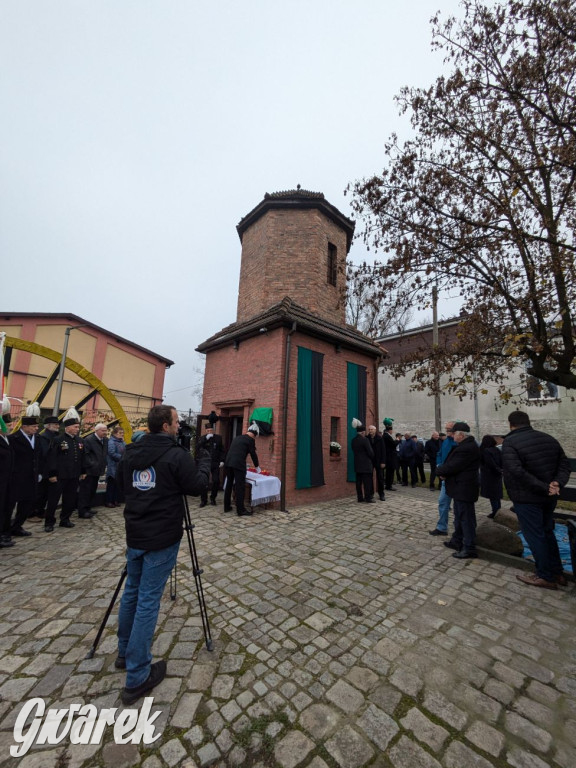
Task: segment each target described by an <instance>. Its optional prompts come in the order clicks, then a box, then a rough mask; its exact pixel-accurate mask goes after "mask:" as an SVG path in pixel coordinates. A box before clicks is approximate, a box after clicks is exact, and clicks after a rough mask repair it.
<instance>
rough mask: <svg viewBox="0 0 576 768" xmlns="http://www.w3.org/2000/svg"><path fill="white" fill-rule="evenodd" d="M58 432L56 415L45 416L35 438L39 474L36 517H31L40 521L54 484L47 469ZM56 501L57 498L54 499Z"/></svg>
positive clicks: (58, 423)
mask: <svg viewBox="0 0 576 768" xmlns="http://www.w3.org/2000/svg"><path fill="white" fill-rule="evenodd" d="M59 432H60V422H59V421H58V417H57V416H46V418H45V419H44V429H43V430H42V432H39V433H38V436H37V438H36V439H37V440H38V446H39V448H40V466H39V470H40V475H39V478H40V479H39V480H38V486H37V488H36V517H35V518H31V519H32V520H34V519H35V520H36V521H37V522H40V521H42V520H44V518H45V517H46V505H47V503H48V497H49V495H50V493H51V492H54V491H55V490H56V489H55V486H54V485H53V483H51V482H50V481H49V480H48V469H49V466H50V452H51V451H52V449H53V448H54V440H55V438H57V437H58V433H59ZM56 502H58V499H56Z"/></svg>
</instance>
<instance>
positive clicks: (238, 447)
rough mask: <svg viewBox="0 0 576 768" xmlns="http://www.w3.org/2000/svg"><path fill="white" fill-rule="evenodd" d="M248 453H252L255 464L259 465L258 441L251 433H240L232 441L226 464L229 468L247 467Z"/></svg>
mask: <svg viewBox="0 0 576 768" xmlns="http://www.w3.org/2000/svg"><path fill="white" fill-rule="evenodd" d="M248 454H250V458H251V459H252V463H253V464H254V466H255V467H259V466H260V464H259V463H258V454H257V453H256V441H255V440H254V438H253V437H250V435H238V436H237V437H235V438H234V440H232V442H231V443H230V448H229V449H228V453H227V454H226V459H225V461H224V466H225V467H226V468H227V469H228V468H230V469H246V460H247V458H248Z"/></svg>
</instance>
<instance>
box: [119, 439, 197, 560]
mask: <svg viewBox="0 0 576 768" xmlns="http://www.w3.org/2000/svg"><path fill="white" fill-rule="evenodd" d="M209 477H210V459H209V458H208V457H206V458H200V459H198V461H197V462H195V461H194V459H193V458H192V456H191V455H190V453H189V452H188V451H186V450H184V448H182V446H180V445H178V444H177V443H176V442H175V440H174V439H173V438H172V437H171V436H170V435H166V434H164V433H161V434H148V435H144V437H142V439H141V440H139V441H138V442H137V443H131V444H130V445H129V446H127V448H126V451H125V452H124V455H123V456H122V459H121V460H120V463H119V464H118V469H117V472H116V482H117V484H118V486H119V487H120V490H121V492H122V493H123V494H124V496H125V498H126V505H125V507H124V521H125V526H126V544H127V545H128V546H129V547H133V548H134V549H144V550H153V551H154V550H158V549H165V548H166V547H170V546H172V545H173V544H176V542H178V541H180V539H181V538H182V531H183V528H182V521H183V517H184V500H183V498H182V496H183V495H185V494H196V495H197V494H198V493H200V492H201V491H202V490H203V489H204V488H205V487H206V485H207V484H208V479H209Z"/></svg>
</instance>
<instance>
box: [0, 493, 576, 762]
mask: <svg viewBox="0 0 576 768" xmlns="http://www.w3.org/2000/svg"><path fill="white" fill-rule="evenodd" d="M197 503H198V502H197V500H195V499H191V500H190V506H191V512H192V516H193V520H194V522H195V523H196V528H195V531H194V533H195V539H196V546H197V551H198V558H199V561H200V565H201V567H202V569H203V574H202V579H203V584H204V591H205V597H206V603H207V606H208V612H209V617H210V626H211V630H212V636H213V638H214V650H213V651H212V652H208V651H207V650H206V648H205V646H204V642H203V636H202V626H201V622H200V619H199V615H198V610H197V605H198V604H197V598H196V593H195V587H194V578H193V574H192V569H191V558H190V554H189V552H188V548H187V546H186V542H185V540H184V542H183V546H182V548H181V552H180V557H179V561H178V569H177V577H176V584H177V590H176V591H177V594H176V599H175V600H171V599H170V595H169V594H168V590H167V591H166V594H165V595H164V598H163V601H162V607H161V614H160V619H159V622H158V629H157V634H156V639H155V647H154V651H155V653H156V654H157V655H160V654H161V655H162V656H163V657H164V658H165V659H166V660H167V662H168V676H167V678H166V680H164V682H163V683H162V684H161V685H160V686H158V688H156V689H155V690H154V711H159V712H160V716H159V717H158V719H157V720H156V722H155V727H156V729H157V733H160V734H161V736H160V738H159V739H158V740H157V741H156V742H155V743H154V744H152V745H149V746H147V747H145V746H144V745H139V746H137V745H133V744H126V745H121V744H115V743H114V738H113V729H112V728H110V727H108V728H106V729H105V732H104V738H103V740H102V743H100V744H97V745H90V744H88V745H81V744H70V742H69V740H68V739H65V740H64V742H63V743H62V744H61V745H58V746H48V745H36V746H35V747H34V748H33V749H31V750H30V752H29V753H28V755H27V756H26V757H23V758H20V759H15V758H11V757H10V756H9V746H10V745H11V744H13V743H14V740H13V728H14V723H15V721H16V718H17V716H18V712H19V711H20V709H21V707H22V706H23V704H24V703H25V702H26V701H28V700H29V699H30V698H31V697H32V696H35V695H38V696H42V697H44V700H45V702H46V706H47V708H48V707H67V706H69V705H70V704H71V703H73V702H76V703H92V704H94V705H95V706H96V707H97V708H98V709H101V708H103V707H119V708H120V709H121V705H120V702H119V699H118V693H119V690H120V688H121V686H122V684H123V674H122V673H121V672H118V671H117V670H115V668H114V658H115V650H116V643H115V636H114V630H115V624H116V611H114V612H113V614H112V617H111V619H110V622H109V625H108V627H107V629H106V631H105V634H104V636H103V638H102V641H101V643H100V646H99V647H98V649H97V652H96V655H95V656H94V658H93V659H90V660H86V659H85V656H86V653H87V652H88V650H89V648H90V647H91V645H92V642H93V640H94V637H95V633H96V631H97V629H98V626H99V625H100V622H101V620H102V617H103V615H104V611H105V609H106V607H107V606H108V604H109V602H110V599H111V597H112V594H113V591H114V588H115V586H116V584H117V582H118V579H119V577H120V574H121V572H122V568H123V541H124V540H123V519H122V515H121V511H118V510H107V509H100V511H99V514H98V515H97V516H96V517H95V518H94V519H93V520H91V521H81V520H79V521H77V525H76V527H75V528H74V529H71V530H63V529H56V531H55V533H54V534H52V535H47V534H44V533H43V532H42V531H41V529H40V526H34V527H33V528H32V526H30V527H31V528H32V530H33V532H34V535H33V536H32V537H30V538H28V539H25V540H19V541H18V543H17V546H16V547H13V548H12V549H10V550H2V551H1V552H0V565H1V567H2V599H1V601H0V761H1V763H0V764H1V765H3V766H4V765H5V766H19V768H35V766H38V767H40V766H41V768H52V767H54V768H56V767H58V768H64V766H67V768H81V766H84V767H85V768H88V767H89V768H93V767H94V766H99V767H100V768H102V767H104V766H110V767H111V768H112V766H119V765H127V766H131V765H134V766H136V765H142V766H144V768H165V767H166V766H170V767H172V766H179V767H185V768H192V766H207V765H217V766H252V765H254V766H256V765H259V766H274V767H275V768H292V767H294V768H296V767H297V766H298V767H299V766H302V767H304V766H312V767H313V768H323V766H328V768H362V766H368V765H371V766H372V765H375V766H388V767H390V766H392V767H393V768H403V767H404V766H406V768H415V767H416V766H444V767H445V768H451V767H452V766H458V767H459V768H460V767H461V766H498V768H505V767H507V766H510V767H511V768H531V767H538V768H542V767H543V766H544V767H545V766H549V768H573V766H575V765H576V736H575V735H574V734H575V733H576V682H575V681H576V649H575V646H574V635H575V631H574V630H575V618H574V617H575V608H576V602H575V597H576V588H575V585H574V583H573V582H571V583H570V585H569V586H568V588H566V589H562V590H558V591H557V592H549V591H546V590H537V589H534V588H530V587H526V586H524V585H523V584H520V583H519V582H517V581H516V580H515V578H514V575H515V572H514V570H513V569H511V568H510V566H507V565H503V564H501V563H496V562H492V561H490V560H486V559H485V558H480V559H478V560H466V561H460V562H457V561H455V560H454V559H453V558H452V557H451V552H450V550H448V549H447V548H446V547H444V546H443V543H442V539H440V541H439V540H438V538H440V537H438V538H432V537H430V536H429V535H428V530H429V529H430V528H432V527H433V525H434V523H435V521H436V503H437V495H436V494H434V495H432V494H430V492H429V491H428V490H427V489H402V490H401V491H398V492H396V493H389V494H388V498H387V501H386V502H384V503H378V504H372V505H359V504H356V503H355V501H354V500H353V499H349V500H342V501H338V502H329V503H328V502H327V503H323V504H320V505H317V506H314V507H307V508H301V509H298V510H294V511H292V512H291V513H288V514H286V513H280V512H271V511H258V512H257V513H256V514H255V516H254V517H253V518H245V517H244V518H238V517H237V516H235V515H224V514H223V513H222V507H221V505H218V506H217V507H211V508H204V509H202V510H200V509H198V508H197ZM486 511H488V510H485V509H483V506H482V504H479V507H478V512H479V514H484V513H485V512H486Z"/></svg>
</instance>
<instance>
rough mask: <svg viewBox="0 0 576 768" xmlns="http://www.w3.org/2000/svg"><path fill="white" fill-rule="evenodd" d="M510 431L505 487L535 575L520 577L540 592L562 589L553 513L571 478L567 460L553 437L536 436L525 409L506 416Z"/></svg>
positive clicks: (505, 455)
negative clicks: (529, 554) (526, 545)
mask: <svg viewBox="0 0 576 768" xmlns="http://www.w3.org/2000/svg"><path fill="white" fill-rule="evenodd" d="M508 423H509V424H510V432H509V434H507V435H506V437H505V439H504V443H503V444H502V465H503V470H504V483H505V485H506V490H507V491H508V495H509V496H510V499H511V500H512V502H513V504H514V512H515V513H516V515H517V516H518V521H519V523H520V527H521V529H522V533H523V534H524V538H525V539H526V541H527V542H528V546H529V547H530V551H531V552H532V555H533V557H534V562H535V563H536V573H535V574H534V573H530V574H527V573H519V574H517V575H516V578H517V579H518V580H519V581H522V582H524V584H529V585H530V586H533V587H542V588H544V589H556V588H557V585H558V584H560V585H561V586H565V585H566V583H567V581H566V576H565V575H564V573H563V569H562V561H561V559H560V552H559V550H558V542H557V541H556V536H555V534H554V516H553V513H554V509H555V508H556V502H557V500H558V496H559V494H560V490H561V489H562V488H563V487H564V486H565V485H566V483H567V482H568V479H569V477H570V462H569V461H568V459H567V458H566V455H565V453H564V451H563V450H562V446H561V445H560V443H559V442H558V440H556V439H555V438H554V437H552V436H551V435H548V434H546V433H545V432H537V431H536V430H535V429H532V427H531V426H530V418H529V416H528V414H527V413H524V412H523V411H513V412H512V413H511V414H510V415H509V416H508Z"/></svg>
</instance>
